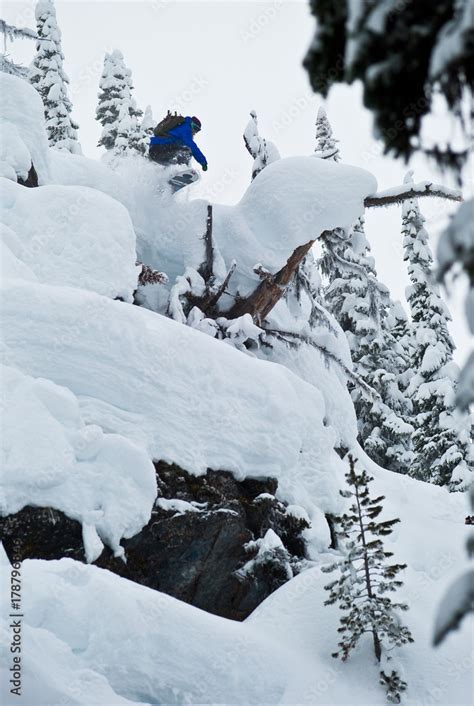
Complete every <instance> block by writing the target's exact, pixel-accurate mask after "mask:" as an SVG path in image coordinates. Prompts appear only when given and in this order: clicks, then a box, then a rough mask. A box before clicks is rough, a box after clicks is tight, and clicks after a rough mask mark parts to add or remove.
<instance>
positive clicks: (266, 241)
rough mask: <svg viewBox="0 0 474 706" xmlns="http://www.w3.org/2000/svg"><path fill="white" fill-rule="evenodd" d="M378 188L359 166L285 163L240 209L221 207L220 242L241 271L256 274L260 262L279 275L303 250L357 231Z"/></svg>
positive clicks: (263, 176)
mask: <svg viewBox="0 0 474 706" xmlns="http://www.w3.org/2000/svg"><path fill="white" fill-rule="evenodd" d="M376 189H377V182H376V180H375V177H374V176H373V175H372V174H370V172H367V171H366V170H364V169H360V168H358V167H352V166H347V165H342V164H336V163H335V162H331V161H329V160H323V159H315V158H314V157H312V156H311V157H287V158H285V159H280V160H278V161H276V162H274V163H273V164H270V165H269V166H267V167H266V168H265V169H264V170H263V171H261V172H260V173H259V174H258V176H257V177H256V178H255V179H254V181H253V182H252V183H251V185H250V186H249V188H248V189H247V191H246V192H245V194H244V196H243V198H242V199H241V201H240V202H239V203H238V204H237V205H236V206H233V207H226V206H215V208H214V235H215V239H216V241H217V244H218V246H219V250H220V252H221V253H222V255H223V257H224V260H225V261H226V263H229V264H230V261H231V259H235V260H236V261H237V267H238V270H239V271H242V270H243V271H244V273H246V274H247V275H251V274H252V271H253V267H254V266H255V264H256V263H261V264H262V265H263V266H264V267H265V268H267V269H269V270H271V271H277V270H278V269H280V268H281V267H282V266H283V265H284V264H285V263H286V261H287V259H288V257H289V256H290V255H291V253H292V252H293V250H295V248H297V247H298V246H299V245H304V244H305V243H308V242H309V241H310V240H315V239H316V238H319V236H320V235H321V233H322V232H323V231H324V230H332V229H333V228H337V227H340V228H346V227H349V226H351V225H352V224H353V223H354V222H355V221H356V220H357V218H358V217H359V216H361V215H362V214H363V210H364V199H365V198H366V196H368V195H369V194H371V193H373V192H375V191H376ZM252 279H254V280H255V279H258V278H257V277H256V276H255V275H253V277H252Z"/></svg>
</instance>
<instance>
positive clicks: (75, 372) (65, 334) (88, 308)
mask: <svg viewBox="0 0 474 706" xmlns="http://www.w3.org/2000/svg"><path fill="white" fill-rule="evenodd" d="M32 302H34V306H32ZM2 317H3V323H4V337H5V342H6V345H5V346H4V348H5V359H6V360H5V362H6V363H7V364H9V365H14V366H15V367H18V368H20V369H21V370H23V371H24V372H25V373H26V374H29V375H33V376H37V377H45V378H48V379H50V380H53V381H54V382H56V383H57V384H59V385H64V386H66V387H68V388H69V389H70V390H72V392H74V393H75V394H76V395H80V403H81V409H82V410H83V414H84V418H85V419H86V420H87V422H88V423H92V424H97V425H99V426H101V427H102V428H103V429H104V430H106V431H109V432H114V433H117V434H121V435H123V436H126V437H128V438H130V439H131V440H132V441H134V442H136V443H137V444H139V445H140V446H142V448H144V449H145V450H146V452H147V453H148V455H149V456H150V457H151V458H154V459H161V460H164V461H167V462H173V463H177V464H178V465H180V466H181V467H182V468H185V469H186V470H188V471H189V472H191V473H196V474H201V473H204V472H205V471H206V469H207V468H212V469H215V470H220V469H222V470H228V471H232V472H234V473H235V474H236V475H237V477H239V478H242V477H245V476H253V477H261V476H268V475H271V476H275V477H277V478H278V479H280V481H281V489H282V491H281V492H282V493H284V497H286V498H287V499H288V500H289V501H290V502H293V503H294V504H297V505H302V506H304V507H305V508H306V510H307V511H308V513H309V514H310V516H311V517H313V516H314V515H315V513H316V517H319V515H320V513H321V511H322V512H324V511H328V512H329V511H335V509H336V508H338V507H339V495H338V487H339V484H340V482H341V478H342V472H343V470H344V466H343V464H342V462H341V461H340V459H339V457H338V455H337V454H336V452H335V451H334V442H335V439H336V438H337V434H336V432H335V430H334V429H333V428H332V427H331V426H330V424H329V423H328V421H327V419H326V415H325V404H324V399H323V397H322V395H321V393H320V392H319V391H318V390H317V389H316V387H314V386H313V385H310V384H308V383H305V382H303V380H301V379H300V378H298V377H297V376H296V375H294V374H293V373H291V372H290V371H289V370H287V369H286V368H285V367H283V366H281V365H277V364H275V363H270V362H266V361H262V360H258V359H256V358H252V357H250V356H247V355H243V354H242V353H241V352H240V351H237V350H235V349H234V348H232V347H231V346H227V345H225V344H223V343H222V342H219V341H217V340H215V339H212V338H210V337H209V336H206V335H203V334H202V333H200V332H198V331H195V330H194V329H192V328H190V327H187V326H183V325H181V324H178V323H176V322H174V321H172V320H170V319H168V318H165V317H162V316H160V315H158V314H154V313H152V312H150V311H148V310H146V309H140V308H138V307H135V306H131V305H128V304H125V303H122V302H114V301H112V300H110V299H107V298H105V297H100V296H98V295H96V294H94V293H92V292H85V291H81V290H78V289H73V288H65V287H64V288H59V287H51V286H47V285H38V284H35V283H31V284H30V283H27V282H24V283H23V282H19V281H14V280H10V282H9V284H8V285H7V286H5V288H4V293H3V311H2ZM354 441H355V439H354ZM323 524H324V523H323ZM326 531H327V526H326ZM320 540H321V541H322V543H323V545H324V542H325V541H326V540H327V536H326V534H324V535H323V536H322V537H320Z"/></svg>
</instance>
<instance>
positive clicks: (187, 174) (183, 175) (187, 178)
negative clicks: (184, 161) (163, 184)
mask: <svg viewBox="0 0 474 706" xmlns="http://www.w3.org/2000/svg"><path fill="white" fill-rule="evenodd" d="M198 179H199V174H198V173H197V171H196V170H195V169H191V167H188V168H186V169H184V170H183V171H182V172H178V173H177V174H173V176H172V177H170V178H169V179H168V184H169V185H170V186H171V193H173V194H175V193H176V192H177V191H179V190H180V189H183V188H184V187H185V186H188V185H189V184H192V183H193V182H195V181H197V180H198Z"/></svg>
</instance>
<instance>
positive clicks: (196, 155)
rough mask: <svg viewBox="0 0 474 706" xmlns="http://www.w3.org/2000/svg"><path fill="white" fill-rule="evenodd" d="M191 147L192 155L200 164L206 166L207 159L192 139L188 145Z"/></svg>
mask: <svg viewBox="0 0 474 706" xmlns="http://www.w3.org/2000/svg"><path fill="white" fill-rule="evenodd" d="M189 147H191V152H192V153H193V157H194V159H195V160H196V161H198V162H199V164H200V165H201V166H203V167H204V166H207V159H206V158H205V156H204V155H203V153H202V152H201V150H200V149H199V147H198V146H197V144H196V143H195V142H194V140H191V144H190V145H189Z"/></svg>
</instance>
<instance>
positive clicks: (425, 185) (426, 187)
mask: <svg viewBox="0 0 474 706" xmlns="http://www.w3.org/2000/svg"><path fill="white" fill-rule="evenodd" d="M409 186H410V188H408V189H407V184H401V185H400V186H395V187H393V188H391V189H386V190H385V191H379V192H378V193H376V194H373V196H367V198H366V199H365V200H364V206H365V207H366V208H375V207H378V206H391V205H392V204H401V203H403V202H404V201H408V200H409V199H418V198H421V197H424V196H436V197H438V198H441V199H447V200H448V201H462V200H463V199H462V194H461V192H460V191H458V190H457V189H448V188H447V187H445V186H440V185H439V184H433V183H432V182H428V181H421V182H419V183H418V184H410V185H409Z"/></svg>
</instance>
